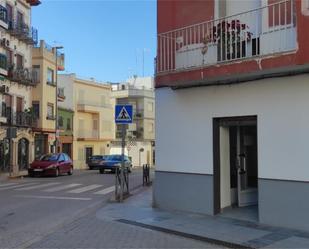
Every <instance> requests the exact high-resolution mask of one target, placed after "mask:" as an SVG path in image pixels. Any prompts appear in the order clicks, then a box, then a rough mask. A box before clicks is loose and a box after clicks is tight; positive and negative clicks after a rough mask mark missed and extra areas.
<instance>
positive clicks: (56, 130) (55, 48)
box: [54, 46, 63, 153]
mask: <svg viewBox="0 0 309 249" xmlns="http://www.w3.org/2000/svg"><path fill="white" fill-rule="evenodd" d="M59 49H63V46H56V47H54V51H55V54H56V79H55V80H56V82H55V83H56V102H55V109H56V110H55V111H56V122H55V153H57V149H58V135H59V134H58V128H59V127H58V50H59Z"/></svg>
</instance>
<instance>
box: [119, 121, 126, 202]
mask: <svg viewBox="0 0 309 249" xmlns="http://www.w3.org/2000/svg"><path fill="white" fill-rule="evenodd" d="M121 129H122V141H121V171H120V179H121V187H120V202H122V201H123V192H124V149H125V146H126V140H125V139H126V125H125V124H122V125H121Z"/></svg>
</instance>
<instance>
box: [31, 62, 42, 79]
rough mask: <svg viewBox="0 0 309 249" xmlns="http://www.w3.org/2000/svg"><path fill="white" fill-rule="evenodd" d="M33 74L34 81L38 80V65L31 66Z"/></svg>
mask: <svg viewBox="0 0 309 249" xmlns="http://www.w3.org/2000/svg"><path fill="white" fill-rule="evenodd" d="M32 71H33V76H34V78H35V79H36V82H39V81H40V65H33V66H32Z"/></svg>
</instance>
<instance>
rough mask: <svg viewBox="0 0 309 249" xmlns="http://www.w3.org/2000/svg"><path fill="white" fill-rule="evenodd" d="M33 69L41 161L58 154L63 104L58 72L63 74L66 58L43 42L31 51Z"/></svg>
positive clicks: (36, 135)
mask: <svg viewBox="0 0 309 249" xmlns="http://www.w3.org/2000/svg"><path fill="white" fill-rule="evenodd" d="M32 68H33V71H35V72H36V75H38V79H39V82H38V84H37V85H36V87H35V88H32V109H33V114H34V116H35V118H36V125H35V127H33V132H34V147H35V150H34V154H35V157H36V158H38V157H40V156H42V155H43V154H46V153H52V152H55V151H56V149H55V140H56V136H58V134H56V108H57V101H59V102H61V101H64V99H65V95H64V94H63V89H62V88H57V87H56V76H57V72H58V71H63V70H64V54H63V53H60V52H59V51H57V49H56V48H55V47H51V46H50V45H49V44H47V43H46V42H45V41H44V40H41V41H40V43H39V44H38V46H35V47H33V49H32Z"/></svg>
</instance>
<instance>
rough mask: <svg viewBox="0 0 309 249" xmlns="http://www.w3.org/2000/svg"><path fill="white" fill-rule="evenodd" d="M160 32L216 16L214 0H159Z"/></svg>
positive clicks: (158, 22) (158, 23)
mask: <svg viewBox="0 0 309 249" xmlns="http://www.w3.org/2000/svg"><path fill="white" fill-rule="evenodd" d="M157 7H158V12H157V16H158V18H157V20H158V21H157V25H158V33H163V32H166V31H169V30H172V29H176V28H181V27H184V26H188V25H191V24H196V23H200V22H204V21H208V20H212V19H213V18H214V16H213V14H214V0H158V1H157Z"/></svg>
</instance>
